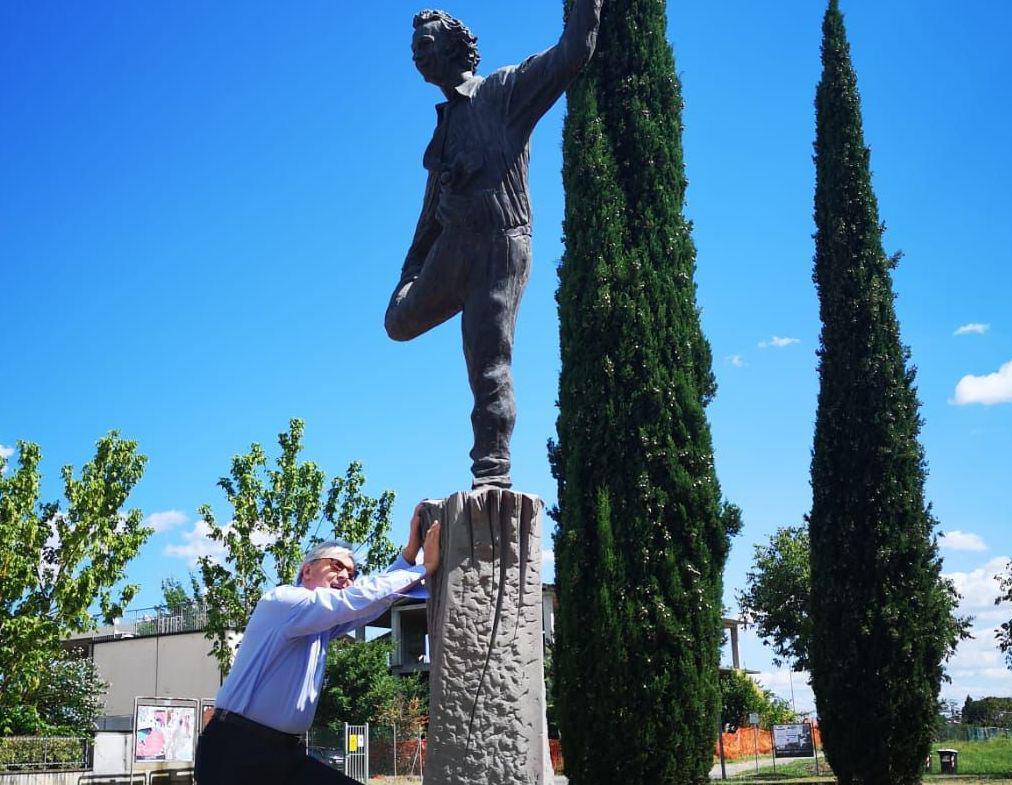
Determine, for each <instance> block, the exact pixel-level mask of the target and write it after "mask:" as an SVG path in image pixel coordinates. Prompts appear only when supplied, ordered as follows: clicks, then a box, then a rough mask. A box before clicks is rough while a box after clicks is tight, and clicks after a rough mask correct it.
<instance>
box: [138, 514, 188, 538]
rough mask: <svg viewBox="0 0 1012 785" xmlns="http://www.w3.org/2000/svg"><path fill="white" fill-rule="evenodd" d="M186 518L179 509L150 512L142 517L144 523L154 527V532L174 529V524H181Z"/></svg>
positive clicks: (158, 532)
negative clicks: (145, 516)
mask: <svg viewBox="0 0 1012 785" xmlns="http://www.w3.org/2000/svg"><path fill="white" fill-rule="evenodd" d="M188 520H189V518H187V516H186V514H185V513H182V512H180V511H179V510H165V511H163V512H153V513H151V514H150V515H149V516H148V517H147V518H145V519H144V525H145V526H150V527H151V528H152V529H154V530H155V534H160V533H161V532H166V531H168V530H169V529H174V528H175V527H176V526H181V525H182V524H184V523H186V522H187V521H188Z"/></svg>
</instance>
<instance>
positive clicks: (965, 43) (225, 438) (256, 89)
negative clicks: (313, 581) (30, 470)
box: [0, 0, 1012, 708]
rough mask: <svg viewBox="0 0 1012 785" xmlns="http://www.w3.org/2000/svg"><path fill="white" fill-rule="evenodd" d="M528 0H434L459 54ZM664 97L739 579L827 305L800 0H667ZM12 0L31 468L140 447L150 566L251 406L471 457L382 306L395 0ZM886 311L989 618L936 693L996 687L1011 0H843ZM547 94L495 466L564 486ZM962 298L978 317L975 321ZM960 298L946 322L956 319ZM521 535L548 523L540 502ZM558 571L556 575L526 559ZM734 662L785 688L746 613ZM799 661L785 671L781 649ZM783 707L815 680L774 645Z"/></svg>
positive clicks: (780, 506) (411, 205)
mask: <svg viewBox="0 0 1012 785" xmlns="http://www.w3.org/2000/svg"><path fill="white" fill-rule="evenodd" d="M560 5H561V3H557V2H551V1H550V0H515V1H514V2H510V3H499V2H496V3H491V2H487V0H483V1H482V2H478V0H458V1H457V2H455V3H453V4H452V5H451V6H450V7H448V10H449V11H451V12H453V13H455V14H457V15H459V16H460V17H462V18H463V19H464V20H465V21H466V22H467V23H468V24H469V25H470V26H471V27H472V29H473V30H474V31H475V32H476V33H477V34H478V36H479V39H480V40H479V45H480V47H481V51H482V58H483V66H482V68H481V71H482V72H483V73H488V72H489V70H492V69H494V68H495V67H498V66H500V65H505V64H508V63H513V62H517V61H518V60H520V59H522V58H523V57H525V56H526V55H528V54H530V53H532V52H534V51H537V50H540V49H543V48H545V47H547V46H549V45H550V44H551V43H553V42H554V40H555V39H556V38H557V36H558V33H559V31H560V24H561V21H560ZM669 5H670V8H669V16H670V19H669V21H670V25H669V38H670V40H671V41H672V43H673V45H674V47H675V55H676V61H677V68H678V71H679V74H680V75H681V77H682V80H683V89H684V98H685V111H684V121H685V136H684V145H685V155H686V165H687V171H688V176H689V180H690V185H689V190H688V196H687V199H688V202H687V212H688V214H689V216H690V217H691V218H692V220H693V221H694V237H695V242H696V245H697V248H698V257H699V269H698V274H697V281H698V284H699V302H700V305H701V307H702V309H703V325H704V329H705V331H706V334H707V336H708V337H709V339H710V341H711V343H712V346H713V354H714V367H715V372H716V374H717V378H718V382H719V384H720V389H719V392H718V396H717V399H716V401H715V402H714V403H713V405H712V406H711V408H710V410H709V414H710V418H711V423H712V426H713V436H714V444H715V450H716V460H717V468H718V473H719V476H720V480H721V483H722V485H723V488H724V491H725V493H726V494H727V496H728V497H729V498H730V499H732V500H733V501H735V502H737V503H738V504H739V505H741V507H742V509H743V511H744V516H745V530H744V532H743V534H742V535H741V537H739V538H738V539H737V540H736V542H735V544H734V550H733V552H732V555H731V558H730V561H729V564H728V568H727V573H726V585H727V595H726V596H727V603H728V605H729V606H731V607H732V608H733V607H734V604H733V590H734V589H735V588H736V587H739V586H740V585H741V583H742V581H743V580H744V574H745V571H746V569H747V567H748V564H749V560H750V556H751V551H752V546H753V544H754V543H756V542H759V541H762V540H764V539H765V538H766V537H768V535H769V534H770V533H771V532H772V531H773V530H774V529H775V528H776V527H778V526H781V525H786V524H796V523H798V522H799V521H800V520H801V519H802V516H803V515H804V513H805V512H806V511H807V509H808V507H809V504H810V488H809V484H808V468H809V466H808V464H809V457H810V450H811V439H812V427H813V418H814V413H815V401H816V392H817V387H816V375H815V368H816V357H815V350H816V347H817V341H818V331H819V323H818V311H817V302H816V296H815V292H814V288H813V286H812V283H811V262H812V240H811V234H812V231H813V229H814V227H813V224H812V219H811V214H812V191H813V182H814V172H813V166H812V162H811V153H812V147H811V144H812V138H813V131H814V117H813V109H812V101H813V97H814V88H815V84H816V82H817V80H818V76H819V70H820V64H819V41H820V23H821V16H822V11H823V5H822V3H819V2H813V1H812V0H804V2H802V1H801V0H784V1H783V2H777V3H744V4H734V5H733V7H732V6H731V5H729V4H726V3H703V2H683V3H671V4H669ZM347 8H348V7H347V6H345V5H342V4H338V3H333V2H304V3H300V4H297V5H295V6H292V5H282V4H272V3H243V4H240V3H233V2H219V3H214V4H206V3H196V2H180V3H171V4H170V3H145V4H137V3H128V2H123V1H122V0H120V1H119V2H109V3H103V4H97V5H96V4H89V5H80V4H76V5H75V4H59V5H41V4H37V3H31V4H29V3H5V4H3V5H2V6H0V357H3V369H4V377H5V378H4V384H3V387H2V392H0V449H2V450H4V451H5V452H9V450H10V448H11V447H12V446H13V445H14V443H15V441H16V440H18V439H27V440H30V441H35V442H38V443H39V444H41V445H42V448H43V453H44V456H45V464H44V469H45V471H46V474H47V485H46V488H47V493H48V495H49V496H56V495H57V494H58V493H59V487H58V472H59V467H60V466H61V465H63V464H66V463H72V464H74V465H76V466H79V465H80V464H81V463H82V462H83V461H84V460H86V459H87V458H88V457H89V455H90V453H91V451H92V449H93V445H94V442H95V440H96V439H97V438H99V437H100V436H101V435H102V434H104V433H105V432H107V431H108V430H110V429H112V428H118V429H119V430H120V431H121V432H122V433H123V434H124V435H125V436H128V437H130V438H133V439H137V440H138V441H139V442H140V444H141V450H142V451H143V452H144V453H145V454H147V455H148V456H149V457H150V463H149V467H148V470H147V473H146V475H145V477H144V479H143V480H142V482H141V483H140V485H139V486H138V488H137V489H136V491H135V493H134V494H133V496H132V498H131V503H132V504H133V505H135V506H138V507H140V508H141V509H143V510H144V512H145V514H147V515H152V516H155V517H153V518H152V521H153V522H156V523H157V524H158V527H159V529H160V531H159V532H158V533H157V534H156V535H155V536H153V537H152V538H151V540H150V541H149V543H148V544H147V545H146V546H145V548H144V550H143V551H142V553H141V555H140V557H139V558H138V559H137V560H136V561H135V562H134V563H133V564H132V565H131V569H130V577H131V579H132V580H136V581H139V582H140V583H141V584H142V586H143V589H142V592H141V594H140V596H139V597H138V601H137V603H135V605H136V606H137V607H141V606H145V605H152V604H154V603H155V602H157V601H158V599H159V588H158V587H159V583H160V581H161V579H162V578H163V577H166V576H168V575H175V576H177V577H183V576H185V573H186V571H187V569H188V566H189V560H190V559H191V558H192V557H193V555H194V554H195V553H198V552H200V551H201V549H202V548H205V547H206V543H205V542H204V541H203V539H202V537H201V532H200V531H199V527H198V526H197V524H196V518H197V516H196V508H197V506H198V505H200V504H201V503H203V502H210V503H211V504H212V505H213V506H214V507H215V510H216V512H217V513H218V515H219V517H227V515H228V514H229V511H228V510H227V508H226V507H225V505H224V502H223V499H222V497H221V495H220V493H219V492H218V491H217V489H216V488H215V481H216V480H217V478H218V477H219V476H221V475H222V474H224V473H225V472H226V471H227V469H228V465H229V460H230V457H231V456H232V455H233V454H234V453H237V452H240V451H242V450H244V449H246V448H247V447H248V445H249V443H250V442H252V441H260V442H261V443H266V444H272V443H273V440H274V438H275V436H276V434H277V433H278V432H279V431H280V430H282V429H283V428H284V427H285V426H286V423H287V421H288V419H289V418H290V417H293V416H297V417H301V418H304V419H305V420H306V422H307V436H306V455H307V456H308V457H311V458H312V459H314V460H316V461H317V462H318V463H319V464H320V465H321V466H322V467H323V468H324V469H325V470H326V471H327V472H328V473H329V474H330V475H333V474H337V473H340V472H343V470H344V468H345V466H346V465H347V463H348V462H349V461H350V460H352V459H355V458H357V459H360V460H362V461H363V462H364V464H365V469H366V473H367V475H368V478H369V485H368V488H369V489H371V491H372V492H373V493H376V494H378V493H379V491H381V490H382V489H385V488H393V489H395V490H396V491H397V492H398V502H397V506H396V508H395V513H396V517H397V529H396V534H397V535H398V537H403V535H404V533H405V531H406V519H407V516H408V514H409V512H410V509H411V506H412V505H413V503H414V501H415V500H417V499H419V498H421V497H425V496H429V497H432V496H443V495H446V494H448V493H451V492H453V491H455V490H458V489H460V488H462V487H466V486H467V484H468V482H469V474H468V469H469V461H468V458H467V451H468V449H469V447H470V425H469V421H468V412H469V410H470V405H471V404H470V393H469V390H468V387H467V380H466V375H465V371H464V365H463V359H462V355H461V351H460V345H459V344H460V337H459V327H458V324H457V322H456V321H454V322H451V323H450V324H447V325H444V326H443V327H441V328H439V329H437V330H436V331H434V332H432V333H430V334H428V335H426V336H424V337H422V338H420V339H418V340H416V341H414V342H411V343H408V344H395V343H393V342H391V341H389V340H388V339H387V338H386V336H385V334H384V332H383V328H382V316H383V310H384V308H385V305H386V300H387V298H388V297H389V293H390V289H391V288H392V287H393V285H394V283H395V282H396V278H397V275H398V272H399V270H400V265H401V262H402V260H403V256H404V252H405V251H406V249H407V245H408V242H409V240H410V237H411V234H412V231H413V228H414V223H415V220H416V219H417V214H418V210H419V207H420V204H421V192H422V185H423V171H422V169H421V165H420V161H421V154H422V151H423V149H424V147H425V145H426V143H427V141H428V139H429V136H430V134H431V131H432V127H433V124H434V117H435V116H434V112H433V109H432V106H433V104H435V103H436V102H437V101H438V100H440V97H439V95H438V94H437V93H436V92H435V90H434V89H433V88H432V87H431V86H429V85H426V84H424V83H423V82H422V81H421V79H420V78H419V77H418V75H417V74H416V73H415V72H414V70H413V68H412V65H411V62H410V56H409V40H410V19H411V15H412V13H413V12H414V11H416V10H418V9H417V8H416V7H415V4H414V3H407V2H402V0H386V2H383V3H374V4H370V5H366V6H356V8H355V11H354V13H348V11H347ZM843 9H844V11H845V13H846V15H847V25H848V32H849V35H850V39H851V45H852V52H853V57H854V63H855V66H856V68H857V71H858V76H859V84H860V87H861V92H862V99H863V108H864V117H865V133H866V138H867V141H868V142H869V144H870V145H871V148H872V166H873V169H874V185H875V188H876V192H877V195H878V198H879V204H880V209H881V214H882V218H883V220H884V221H885V222H886V224H887V226H888V230H887V232H886V244H887V246H888V249H889V250H896V249H902V250H903V251H904V252H905V254H906V258H905V260H904V261H903V262H902V264H901V266H900V267H899V269H898V270H897V271H896V274H895V288H896V291H897V295H898V299H897V310H898V313H899V316H900V319H901V324H902V331H903V337H904V340H905V341H906V342H907V343H908V344H909V345H910V347H911V350H912V353H913V361H914V363H915V364H916V365H917V366H918V368H919V376H918V380H919V390H920V397H921V400H922V403H923V407H922V413H923V415H924V419H925V427H924V432H923V440H924V445H925V449H926V452H927V457H928V460H929V463H930V469H931V475H930V479H929V481H928V486H927V491H928V496H929V498H930V499H931V500H932V501H933V502H934V505H935V512H936V514H937V516H938V518H939V520H940V522H941V530H942V531H944V532H947V533H948V536H947V537H945V538H943V540H942V543H943V549H944V550H943V553H944V555H945V559H946V562H945V565H946V567H945V568H946V572H947V573H950V574H952V575H953V577H954V578H955V579H956V580H957V582H958V583H959V585H960V586H961V587H962V588H963V589H964V592H965V594H966V601H965V606H966V609H967V610H970V611H972V612H974V613H976V614H977V616H978V622H977V625H976V626H977V631H978V639H977V640H976V641H974V642H971V643H970V644H968V645H965V646H964V648H963V650H962V651H961V653H960V654H959V655H957V657H956V659H955V660H953V662H952V663H951V665H950V673H951V675H952V677H953V683H952V684H951V685H948V686H946V687H945V689H944V694H946V695H951V696H954V697H958V698H962V697H964V696H965V695H966V694H967V693H970V694H973V695H974V696H981V695H984V694H1003V695H1010V694H1012V673H1010V672H1009V671H1007V670H1006V669H1005V668H1003V667H1002V665H1001V662H1000V661H999V659H998V656H997V653H996V651H995V650H994V647H993V645H992V642H991V632H990V630H992V629H993V627H994V626H995V624H996V623H997V622H998V620H999V619H1001V618H1002V615H1004V618H1005V619H1007V618H1008V617H1009V615H1010V611H1009V609H1008V608H1007V607H1006V608H997V609H996V608H994V607H993V606H992V605H991V600H992V599H993V595H994V583H993V581H992V580H991V575H992V574H993V573H994V571H995V570H997V569H999V568H1000V567H1001V566H1002V565H1003V564H1004V563H1005V561H1006V560H1007V559H1008V557H1009V555H1010V554H1012V536H1010V535H1009V534H1008V532H1009V531H1010V527H1012V504H1010V503H1009V495H1008V478H1009V476H1010V475H1012V457H1010V452H1009V450H1008V448H1007V445H1008V444H1009V442H1010V438H1012V405H1010V402H1012V365H1010V363H1012V322H1010V319H1009V317H1008V313H1009V308H1008V298H1009V293H1010V292H1012V258H1010V257H1012V221H1010V219H1009V215H1010V214H1012V191H1010V189H1009V187H1008V183H1009V181H1010V180H1012V152H1010V146H1009V145H1008V141H1007V137H1008V126H1009V123H1010V110H1009V107H1008V100H1007V95H1008V93H1007V89H1008V88H1007V86H1008V83H1009V80H1010V77H1012V50H1010V48H1009V47H1008V42H1007V31H1008V30H1009V29H1010V27H1012V6H1010V5H1008V4H1007V3H1004V2H1001V0H980V1H979V2H972V3H967V4H963V5H962V6H961V7H960V8H959V9H956V8H955V7H954V6H953V5H952V4H951V3H948V2H941V0H921V1H920V2H914V0H892V2H889V3H877V2H871V0H849V1H848V0H844V2H843ZM563 115H564V102H560V104H559V105H558V106H556V108H555V109H554V110H553V111H552V112H551V113H550V114H549V115H548V116H547V117H546V118H545V119H544V120H543V121H542V123H541V125H540V126H539V127H538V130H537V131H536V133H535V136H534V140H533V144H532V165H531V184H532V191H533V199H534V207H535V227H534V231H535V236H534V271H533V274H532V279H531V283H530V285H529V288H528V290H527V293H526V295H525V298H524V302H523V306H522V308H521V313H520V320H519V325H518V328H517V342H516V348H515V357H516V362H515V377H516V383H517V388H518V408H519V420H518V423H517V429H516V433H515V436H514V440H513V449H514V473H513V476H514V480H515V484H516V487H518V488H521V489H524V490H527V491H531V492H536V493H539V494H541V495H542V496H543V497H544V498H545V499H546V500H548V501H549V502H551V501H554V497H555V487H554V482H553V481H552V479H551V476H550V474H549V471H548V464H547V460H546V457H545V441H546V439H547V438H548V437H549V436H551V435H553V434H554V420H555V415H556V412H555V408H554V402H555V398H556V388H557V379H558V369H559V356H558V326H557V314H556V308H555V302H554V299H553V295H554V291H555V287H556V283H557V278H556V274H555V267H556V265H557V263H558V259H559V257H560V255H561V253H562V248H561V243H560V235H561V219H562V213H563V194H562V187H561V177H560V167H561V149H560V138H561V124H562V118H563ZM968 326H969V327H968ZM960 328H964V329H963V330H962V332H961V331H960ZM545 547H546V549H547V548H550V547H551V544H550V540H549V539H548V538H547V537H546V540H545ZM546 575H547V576H548V577H551V564H550V560H549V561H548V569H547V571H546ZM743 653H744V656H745V664H746V665H747V666H748V667H750V668H754V669H756V670H760V671H762V672H763V674H762V677H761V678H762V679H763V681H764V683H766V684H767V685H768V686H771V687H772V688H774V689H776V690H777V691H778V692H780V693H781V694H789V685H788V678H787V674H786V672H784V671H779V672H778V671H775V670H773V669H772V667H771V665H770V662H769V655H768V652H767V650H765V649H764V648H763V647H762V646H761V645H760V644H759V643H758V642H757V641H755V640H754V638H752V637H751V636H746V637H745V640H744V643H743ZM799 681H800V683H799ZM794 682H795V684H794V686H795V691H796V697H797V700H798V708H806V707H810V705H811V698H810V691H808V690H807V688H805V687H804V686H803V678H802V679H800V680H799V679H798V678H795V679H794Z"/></svg>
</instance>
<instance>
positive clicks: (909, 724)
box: [809, 0, 956, 785]
mask: <svg viewBox="0 0 1012 785" xmlns="http://www.w3.org/2000/svg"><path fill="white" fill-rule="evenodd" d="M822 63H823V72H822V79H821V81H820V82H819V85H818V88H817V93H816V101H815V105H816V141H815V166H816V189H815V223H816V235H815V272H814V280H815V284H816V287H817V289H818V294H819V305H820V316H821V319H822V334H821V348H820V351H819V357H820V363H819V379H820V389H819V401H818V414H817V420H816V429H815V443H814V449H813V455H812V490H813V501H812V512H811V516H810V520H809V533H810V537H811V577H812V594H811V608H810V610H811V625H812V638H811V646H810V651H809V659H810V662H811V670H812V686H813V688H814V691H815V696H816V702H817V705H818V709H819V716H820V721H821V728H822V734H823V736H822V737H823V741H824V744H825V749H826V756H827V758H828V759H829V762H830V764H831V765H832V767H833V771H834V772H835V773H836V775H837V777H838V778H839V781H840V782H841V783H842V784H843V785H849V783H852V782H854V781H857V780H860V781H862V782H865V783H870V784H871V785H876V784H877V783H883V785H884V784H885V783H900V785H903V784H904V783H913V782H918V781H920V778H921V774H922V772H923V768H924V758H925V756H926V755H927V753H928V751H929V748H930V744H931V737H932V730H933V728H934V724H935V717H936V709H937V698H938V692H939V685H940V682H941V679H942V676H943V667H942V662H943V659H944V657H945V655H946V652H947V651H949V650H951V648H952V647H953V646H954V645H955V642H956V641H955V639H954V637H953V636H954V635H955V634H956V633H955V629H954V627H953V626H952V625H951V624H949V623H947V620H948V619H950V618H951V616H952V612H953V607H954V604H955V597H954V593H953V592H952V591H950V590H949V589H950V588H951V587H947V585H946V584H945V583H944V582H943V581H941V579H940V573H941V561H940V559H939V557H938V552H937V547H936V544H935V542H934V539H933V536H932V530H933V527H934V526H935V520H934V518H933V516H932V514H931V511H930V507H929V506H928V505H927V504H926V503H925V500H924V482H925V476H926V465H925V460H924V455H923V450H922V448H921V446H920V444H919V442H918V435H919V431H920V427H921V420H920V417H919V414H918V401H917V395H916V390H915V386H914V370H913V368H912V367H910V366H909V351H908V350H907V349H906V348H905V347H904V346H903V345H902V344H901V342H900V335H899V324H898V321H897V318H896V313H895V308H894V303H893V300H894V295H893V289H892V281H891V276H890V271H891V269H892V268H893V267H894V266H895V264H896V263H897V260H898V256H892V257H890V256H887V255H886V254H885V252H884V250H883V246H882V232H883V227H882V225H881V224H880V222H879V217H878V206H877V203H876V200H875V196H874V193H873V191H872V183H871V171H870V167H869V151H868V148H867V147H865V144H864V138H863V131H862V123H861V111H860V97H859V94H858V90H857V78H856V75H855V73H854V69H853V66H852V64H851V59H850V49H849V45H848V43H847V38H846V33H845V30H844V25H843V16H842V14H841V13H840V10H839V7H838V4H837V0H830V3H829V7H828V10H827V11H826V15H825V20H824V23H823V44H822Z"/></svg>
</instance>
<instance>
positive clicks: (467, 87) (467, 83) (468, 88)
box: [454, 75, 485, 99]
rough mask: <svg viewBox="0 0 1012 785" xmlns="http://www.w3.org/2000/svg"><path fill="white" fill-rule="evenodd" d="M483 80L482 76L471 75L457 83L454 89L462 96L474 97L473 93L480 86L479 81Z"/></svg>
mask: <svg viewBox="0 0 1012 785" xmlns="http://www.w3.org/2000/svg"><path fill="white" fill-rule="evenodd" d="M484 81H485V80H484V79H483V78H482V77H480V76H477V75H472V76H469V77H468V78H467V79H465V80H464V81H463V82H461V83H460V84H459V85H457V86H456V87H455V88H454V89H455V90H456V91H457V93H458V94H459V95H462V96H464V98H468V99H470V98H474V94H475V93H477V92H478V88H479V87H481V83H482V82H484Z"/></svg>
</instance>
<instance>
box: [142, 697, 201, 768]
mask: <svg viewBox="0 0 1012 785" xmlns="http://www.w3.org/2000/svg"><path fill="white" fill-rule="evenodd" d="M194 715H195V712H194V710H193V708H191V707H189V706H138V707H137V731H136V742H135V743H136V746H135V747H134V749H135V750H136V756H135V758H136V760H137V761H138V762H145V761H182V762H186V763H190V762H192V761H193V735H194V729H195V724H196V723H195V720H196V717H195V716H194Z"/></svg>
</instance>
